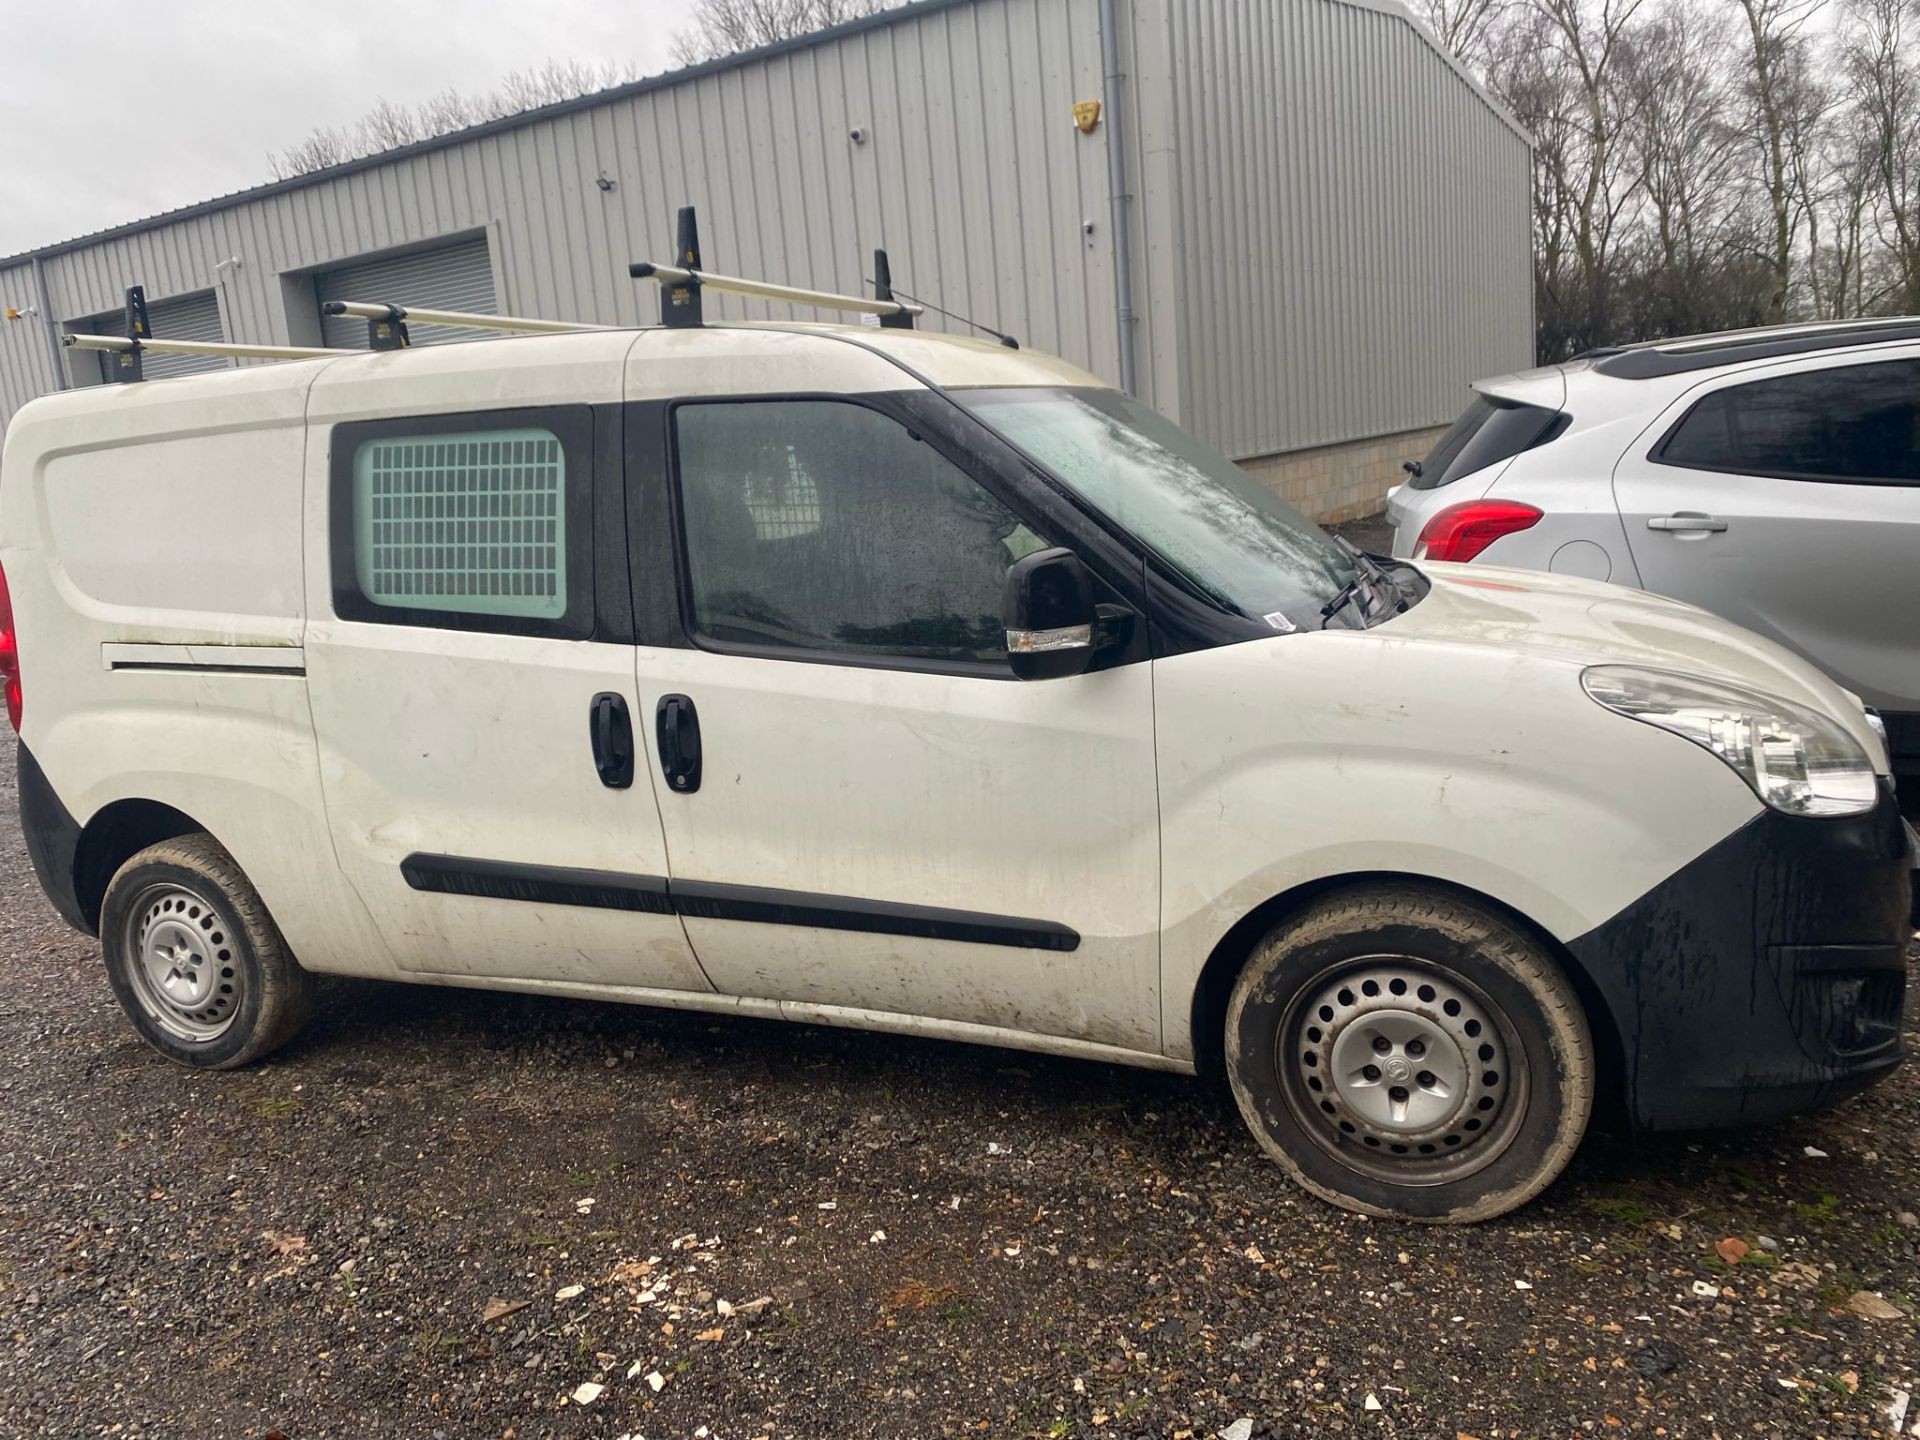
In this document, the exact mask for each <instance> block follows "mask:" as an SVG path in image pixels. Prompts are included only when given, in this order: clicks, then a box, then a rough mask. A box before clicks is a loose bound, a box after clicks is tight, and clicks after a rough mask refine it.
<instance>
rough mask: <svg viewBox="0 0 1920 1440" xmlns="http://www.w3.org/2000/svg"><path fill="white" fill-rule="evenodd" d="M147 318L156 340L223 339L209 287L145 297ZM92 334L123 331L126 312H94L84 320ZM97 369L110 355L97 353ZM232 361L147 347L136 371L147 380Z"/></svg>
mask: <svg viewBox="0 0 1920 1440" xmlns="http://www.w3.org/2000/svg"><path fill="white" fill-rule="evenodd" d="M147 319H148V321H149V322H150V323H151V324H152V326H153V338H154V339H156V340H213V341H220V340H225V339H226V338H227V337H226V336H225V335H224V334H223V333H221V330H220V302H219V300H217V299H216V298H215V297H214V293H213V291H211V290H208V291H205V292H203V293H201V294H199V295H180V296H177V297H175V298H173V299H171V300H149V301H148V302H147ZM87 328H88V329H89V330H91V331H92V332H93V333H94V334H95V335H124V334H126V333H127V315H126V312H125V311H124V310H116V311H115V312H114V313H113V314H111V315H96V316H94V317H93V318H92V319H91V320H89V321H88V322H87ZM100 361H101V373H102V374H103V375H104V374H106V373H108V367H109V366H111V365H112V364H113V363H114V360H113V357H112V356H111V355H108V354H105V353H104V352H102V353H101V356H100ZM232 363H233V362H232V361H231V360H228V359H227V358H226V357H225V356H222V355H162V354H160V353H159V352H158V351H155V350H150V351H148V352H147V353H146V354H145V355H144V356H142V357H141V360H140V373H141V374H143V375H145V376H146V377H147V379H149V380H164V379H166V378H167V377H168V376H169V375H204V374H205V373H206V372H207V371H209V370H225V369H226V368H227V367H228V366H229V365H231V364H232Z"/></svg>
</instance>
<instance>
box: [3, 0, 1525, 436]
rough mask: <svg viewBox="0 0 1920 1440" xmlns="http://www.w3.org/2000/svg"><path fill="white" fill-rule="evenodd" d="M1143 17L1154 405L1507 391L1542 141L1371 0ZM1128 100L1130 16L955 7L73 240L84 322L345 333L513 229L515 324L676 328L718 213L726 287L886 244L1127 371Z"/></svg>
mask: <svg viewBox="0 0 1920 1440" xmlns="http://www.w3.org/2000/svg"><path fill="white" fill-rule="evenodd" d="M1381 3H1389V0H1381ZM1119 9H1120V13H1121V15H1122V17H1123V20H1122V28H1123V32H1124V33H1123V35H1122V47H1121V48H1122V56H1121V59H1122V64H1123V68H1124V69H1125V71H1126V78H1125V108H1126V117H1127V121H1128V127H1129V136H1128V151H1129V155H1128V160H1129V176H1128V178H1129V191H1130V196H1131V219H1130V229H1131V232H1132V238H1133V251H1134V260H1133V268H1134V277H1133V281H1134V308H1135V312H1136V316H1137V318H1136V321H1135V330H1136V335H1135V341H1136V350H1137V354H1138V356H1139V382H1138V383H1139V390H1140V393H1141V395H1142V398H1144V399H1146V400H1148V401H1149V402H1150V403H1152V404H1155V405H1156V406H1158V407H1159V408H1160V409H1162V410H1164V411H1165V412H1166V413H1168V414H1170V415H1172V416H1174V417H1175V418H1177V419H1180V420H1182V421H1184V422H1185V423H1188V424H1190V425H1192V426H1193V427H1194V428H1195V429H1197V430H1198V431H1199V432H1200V433H1201V434H1202V435H1203V436H1205V437H1206V438H1208V439H1210V440H1212V441H1214V442H1215V443H1216V444H1219V445H1221V446H1222V447H1223V448H1226V449H1228V450H1229V451H1231V452H1232V453H1234V454H1236V455H1239V456H1243V457H1244V456H1250V455H1255V454H1261V453H1268V452H1271V451H1273V450H1276V449H1284V448H1293V447H1296V446H1303V445H1310V444H1315V443H1320V442H1324V441H1328V440H1339V439H1351V438H1357V437H1358V436H1360V435H1363V434H1369V433H1378V432H1379V431H1382V430H1387V429H1394V428H1405V427H1407V426H1412V425H1421V424H1427V423H1430V422H1432V421H1434V420H1437V419H1441V418H1445V417H1446V416H1447V415H1449V414H1450V413H1451V412H1452V410H1453V409H1456V408H1457V406H1458V394H1457V392H1458V388H1459V386H1460V384H1462V383H1464V381H1465V380H1466V379H1467V378H1469V377H1470V376H1471V375H1474V374H1479V373H1486V372H1490V371H1494V370H1500V369H1508V368H1512V367H1513V366H1514V365H1515V364H1517V363H1521V362H1522V361H1523V360H1524V346H1525V344H1526V334H1527V330H1528V320H1529V316H1528V314H1527V313H1526V307H1527V305H1528V304H1529V303H1530V302H1529V298H1528V297H1529V293H1530V292H1529V290H1528V280H1527V273H1528V262H1527V259H1526V255H1525V248H1524V247H1525V243H1526V237H1525V228H1524V226H1525V208H1524V207H1525V204H1526V164H1527V161H1526V148H1525V143H1524V141H1523V140H1521V139H1520V138H1519V137H1518V136H1517V135H1516V134H1515V133H1514V132H1512V131H1511V130H1508V129H1505V128H1504V127H1503V126H1501V125H1499V124H1498V123H1497V121H1496V119H1495V117H1494V116H1493V113H1492V111H1491V110H1490V109H1488V108H1487V107H1486V104H1485V102H1484V101H1482V100H1480V99H1479V98H1478V96H1477V95H1476V94H1475V92H1474V91H1473V89H1472V88H1471V86H1470V85H1469V84H1468V82H1466V81H1465V80H1464V79H1463V78H1462V77H1461V76H1460V75H1459V74H1458V73H1456V72H1455V71H1453V70H1452V69H1450V68H1449V67H1448V65H1447V63H1446V62H1445V61H1444V60H1442V59H1441V58H1440V57H1439V55H1438V54H1437V52H1435V51H1434V50H1433V49H1432V48H1431V47H1430V46H1427V45H1426V43H1425V42H1424V41H1423V40H1421V39H1420V37H1419V36H1418V35H1417V34H1416V32H1415V31H1414V29H1413V28H1412V26H1411V23H1410V22H1408V21H1406V20H1404V19H1403V18H1400V17H1399V15H1395V14H1387V13H1381V12H1377V11H1374V10H1371V9H1363V8H1356V6H1355V5H1354V4H1352V3H1347V0H1119ZM1102 95H1103V76H1102V66H1101V58H1100V31H1099V4H1098V0H926V3H922V4H918V5H913V6H909V7H908V8H906V9H905V10H901V11H896V12H892V13H890V14H888V15H884V16H881V17H877V18H876V19H875V20H874V21H871V22H864V23H860V24H857V25H855V26H850V27H847V28H846V29H845V30H844V31H842V32H839V33H831V34H829V35H828V36H826V37H824V38H821V39H819V40H817V41H812V42H808V43H803V44H797V45H792V46H788V47H785V48H782V49H778V50H776V51H774V52H770V53H768V54H766V55H762V56H758V57H755V58H748V59H743V60H741V61H739V62H737V63H732V64H723V65H718V66H709V67H703V68H701V69H699V70H696V71H692V72H687V73H686V74H684V75H683V76H679V77H668V78H667V79H665V80H662V81H657V82H641V83H640V84H639V85H637V86H628V87H623V88H622V89H621V90H619V91H617V92H613V93H612V94H610V95H609V97H607V98H605V99H603V100H597V101H595V102H593V103H590V104H586V105H578V106H564V107H557V108H556V109H555V111H554V112H553V113H550V114H542V115H540V116H539V117H538V118H533V119H528V120H524V121H518V122H514V123H511V124H501V125H496V126H491V127H482V129H481V130H480V131H478V132H476V133H473V134H471V135H468V136H466V137H461V138H453V139H450V140H448V141H446V142H441V143H435V144H430V145H428V146H425V147H414V148H413V149H410V150H408V151H404V152H400V153H398V154H396V155H394V156H393V157H390V158H387V159H383V160H380V161H378V162H376V163H371V164H367V165H363V166H359V167H357V168H356V167H348V168H346V169H344V170H343V171H340V172H336V173H332V174H326V175H321V176H316V177H313V178H312V179H310V180H307V181H304V182H301V183H298V184H293V185H286V186H270V187H265V188H264V189H263V190H262V191H261V192H259V193H254V194H248V195H243V196H238V197H234V198H233V199H232V200H231V201H228V202H220V203H218V204H216V205H212V206H210V207H198V208H196V209H195V210H193V211H189V212H187V213H184V214H182V215H180V216H177V217H175V218H173V219H165V220H159V221H155V222H151V223H149V224H146V225H142V226H136V227H130V228H128V229H125V230H123V231H120V232H110V233H107V234H104V235H102V236H99V237H96V238H93V239H90V240H85V241H81V242H76V243H75V244H72V245H69V246H60V247H54V249H53V250H52V251H50V252H49V253H47V254H46V256H45V258H44V261H43V264H44V268H45V273H46V279H47V284H48V287H49V290H50V292H51V297H52V301H51V309H52V313H53V314H54V315H55V316H56V317H58V318H59V319H61V320H62V321H63V322H67V323H73V321H74V317H87V316H91V315H94V314H97V313H100V312H103V311H107V310H111V309H113V308H114V307H116V306H117V305H118V304H119V303H120V297H121V294H122V292H123V291H124V290H125V288H126V286H128V285H130V284H134V283H140V284H144V285H145V286H146V287H147V293H148V294H149V295H150V296H157V297H161V298H166V297H169V296H175V295H182V294H188V293H193V292H198V291H205V290H208V289H213V290H216V291H217V292H218V299H219V303H220V308H221V312H222V314H223V316H224V317H225V321H226V326H227V332H228V336H229V338H231V339H234V340H242V341H258V342H267V343H277V344H288V343H313V342H314V341H315V340H317V339H318V338H319V333H318V331H317V329H316V328H315V327H314V325H313V314H314V305H315V303H316V297H315V290H314V283H313V277H314V275H315V274H316V273H317V272H325V271H328V270H333V269H338V268H339V267H341V266H343V265H346V264H350V263H352V262H356V261H359V260H362V259H365V258H366V257H368V256H371V255H375V254H378V253H379V252H382V251H386V250H391V249H397V248H405V247H420V246H425V245H428V244H431V243H432V242H435V241H443V240H449V239H452V238H455V237H468V236H472V235H474V234H476V233H480V234H484V235H485V236H486V237H487V241H488V245H489V248H490V253H491V273H492V276H493V278H494V286H495V298H496V299H497V300H498V302H499V308H500V309H501V310H503V311H506V312H508V313H515V314H523V315H534V316H543V317H547V318H555V319H568V318H573V319H580V320H585V321H592V322H597V323H602V324H637V323H651V322H652V321H654V320H655V319H656V318H657V317H658V313H659V311H658V298H657V294H656V290H655V287H654V286H653V285H652V284H651V283H650V282H649V283H639V282H634V281H631V280H629V279H628V278H627V275H626V266H627V263H628V262H629V261H631V260H636V259H657V258H665V257H667V256H668V255H669V254H670V253H671V251H672V244H673V217H674V212H675V210H676V208H677V207H678V206H680V205H682V204H687V203H692V204H694V205H697V206H698V207H699V213H700V223H701V236H702V241H703V248H704V258H705V262H706V264H707V265H708V266H709V267H710V268H712V269H715V270H719V271H727V272H732V273H736V274H750V275H759V276H764V277H765V278H767V279H770V280H774V281H779V282H784V283H787V284H793V285H802V286H808V287H813V288H819V289H828V290H839V291H860V290H863V289H865V288H866V283H865V282H866V279H867V277H869V276H870V275H871V273H872V271H871V256H872V252H873V250H874V249H875V248H876V247H885V248H886V249H887V250H888V251H889V253H890V257H891V260H892V266H893V275H894V280H895V283H896V285H897V286H898V287H899V288H900V289H903V290H905V291H908V292H910V293H912V294H914V295H917V296H919V297H921V298H923V299H925V300H928V301H930V302H932V303H933V304H935V305H938V306H940V307H942V308H944V309H947V310H952V311H955V312H957V313H959V314H962V315H970V316H973V317H975V318H977V319H978V320H980V321H981V322H983V323H985V324H988V325H991V326H993V327H995V328H996V329H1002V330H1007V331H1010V332H1012V333H1013V334H1015V335H1017V336H1018V337H1019V338H1020V340H1021V341H1022V343H1024V344H1028V345H1031V346H1034V347H1036V348H1039V349H1043V350H1049V351H1053V352H1055V353H1058V354H1060V355H1063V356H1065V357H1067V358H1068V359H1070V360H1074V361H1076V362H1078V363H1080V364H1082V365H1084V366H1086V367H1087V368H1088V369H1091V370H1093V371H1094V372H1095V373H1097V374H1099V375H1102V376H1103V377H1105V378H1107V379H1109V380H1114V379H1117V378H1118V375H1117V348H1118V347H1117V338H1116V330H1115V320H1114V308H1115V307H1114V274H1113V266H1112V253H1113V249H1112V236H1111V235H1110V234H1109V233H1108V232H1109V208H1108V195H1107V155H1106V145H1107V140H1108V137H1109V135H1110V134H1111V126H1110V124H1109V123H1107V121H1110V120H1111V117H1110V116H1109V117H1107V121H1103V123H1102V124H1101V125H1100V127H1099V128H1098V129H1097V130H1096V131H1095V132H1094V133H1093V134H1092V135H1083V134H1081V133H1080V132H1079V131H1078V130H1077V129H1076V128H1075V126H1074V124H1073V120H1072V106H1073V103H1074V101H1076V100H1083V99H1095V98H1100V97H1102ZM855 130H858V131H859V132H860V134H861V138H860V139H859V140H858V141H856V140H854V139H853V138H852V132H853V131H855ZM601 180H605V181H607V182H609V185H610V188H604V189H603V188H602V187H601V185H600V184H599V183H598V182H599V181H601ZM235 261H237V262H238V263H231V262H235ZM11 273H12V271H11V270H6V271H0V276H5V275H10V274H11ZM360 298H365V297H360ZM378 298H392V299H399V300H405V299H408V298H413V297H407V296H399V295H395V296H382V297H378ZM8 303H17V302H14V301H12V300H9V302H8ZM416 303H417V299H416ZM708 304H709V309H710V313H712V314H714V315H715V316H717V317H721V318H727V317H738V318H780V319H786V318H801V319H835V318H844V317H839V316H833V315H825V314H818V315H816V314H808V313H805V312H801V313H799V314H797V315H796V313H795V312H794V311H793V310H792V309H791V308H790V307H787V306H780V305H770V304H766V303H764V302H756V301H749V300H741V299H737V298H734V297H728V296H720V295H710V296H709V299H708ZM1516 307H1517V308H1516ZM1516 315H1517V316H1518V319H1517V320H1516V319H1515V317H1516ZM929 324H930V325H931V327H933V328H938V329H945V330H951V331H958V332H964V331H965V329H966V327H965V326H964V325H962V324H960V323H959V322H956V321H951V320H945V319H942V318H940V317H938V316H933V317H930V320H929ZM20 328H21V327H20V325H19V324H17V323H16V324H15V325H14V326H10V327H8V329H9V331H13V330H19V329H20ZM35 364H36V362H35V361H34V359H33V350H32V347H30V346H23V345H22V344H21V343H19V341H18V339H16V338H14V337H12V336H8V337H6V338H5V339H4V340H0V423H4V419H5V416H6V415H7V414H9V413H11V410H12V408H14V407H17V406H18V405H19V404H20V403H22V402H23V401H24V399H25V398H26V397H27V396H28V395H30V394H32V393H37V392H39V391H42V390H45V389H47V388H49V384H50V380H51V374H50V372H49V371H48V370H47V369H45V368H44V366H43V367H42V368H40V369H38V370H35V369H34V368H33V367H34V365H35ZM75 374H76V377H77V378H85V377H83V376H79V372H78V371H76V372H75Z"/></svg>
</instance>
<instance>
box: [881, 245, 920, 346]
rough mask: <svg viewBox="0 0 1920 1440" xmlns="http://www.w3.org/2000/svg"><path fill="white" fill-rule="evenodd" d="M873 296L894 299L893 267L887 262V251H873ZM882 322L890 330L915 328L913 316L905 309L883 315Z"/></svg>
mask: <svg viewBox="0 0 1920 1440" xmlns="http://www.w3.org/2000/svg"><path fill="white" fill-rule="evenodd" d="M873 298H874V299H876V300H891V299H893V268H892V267H891V266H890V265H888V264H887V252H886V251H884V250H876V251H874V252H873ZM880 324H881V326H882V327H883V328H885V329H888V330H911V329H913V316H912V315H911V314H909V313H908V312H907V311H905V310H895V311H894V312H893V313H892V314H891V315H882V316H881V317H880Z"/></svg>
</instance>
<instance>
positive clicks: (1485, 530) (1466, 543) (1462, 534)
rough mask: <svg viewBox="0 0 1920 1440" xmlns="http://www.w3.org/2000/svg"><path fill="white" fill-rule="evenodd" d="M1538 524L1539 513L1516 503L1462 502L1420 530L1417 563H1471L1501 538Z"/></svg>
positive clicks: (1416, 554)
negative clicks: (1438, 561)
mask: <svg viewBox="0 0 1920 1440" xmlns="http://www.w3.org/2000/svg"><path fill="white" fill-rule="evenodd" d="M1539 523H1540V511H1538V510H1536V509H1534V507H1533V506H1531V505H1522V504H1521V503H1520V502H1519V501H1518V500H1463V501H1461V502H1460V503H1459V504H1458V505H1449V506H1448V507H1447V508H1446V509H1444V510H1441V511H1439V512H1438V513H1436V514H1435V515H1434V517H1433V518H1432V519H1431V520H1429V521H1427V523H1426V525H1425V526H1423V527H1422V528H1421V531H1420V539H1419V541H1418V542H1417V543H1416V544H1415V546H1414V551H1413V558H1414V559H1416V560H1455V561H1460V562H1463V563H1464V562H1465V561H1468V560H1471V559H1473V557H1474V556H1476V555H1478V554H1479V553H1480V552H1481V551H1482V550H1484V549H1486V548H1487V546H1489V545H1491V544H1492V543H1493V542H1494V541H1496V540H1498V539H1499V538H1500V537H1501V536H1502V535H1512V534H1514V533H1516V532H1518V531H1521V530H1526V529H1528V528H1530V527H1532V526H1534V525H1537V524H1539Z"/></svg>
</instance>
